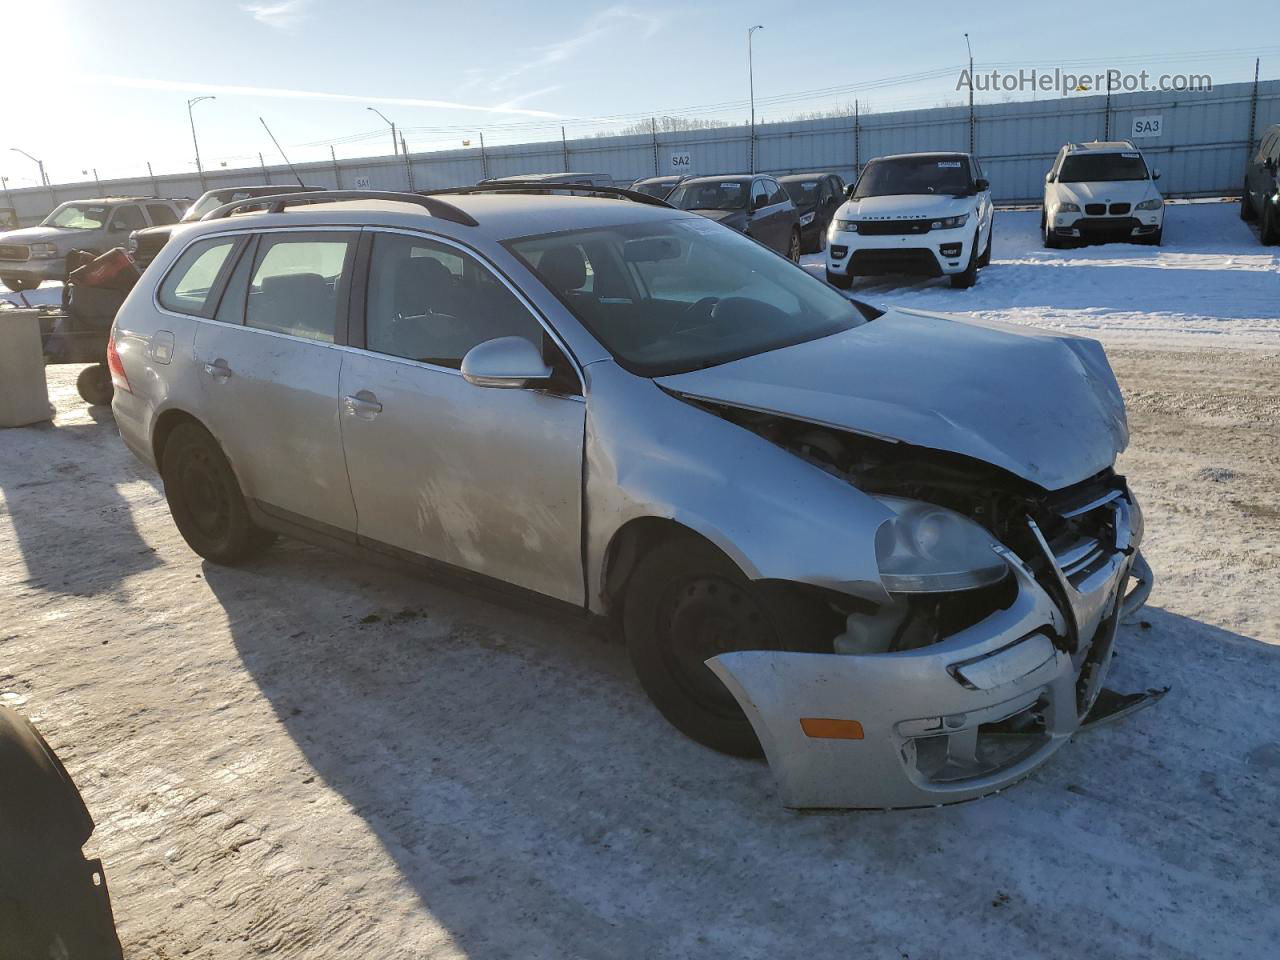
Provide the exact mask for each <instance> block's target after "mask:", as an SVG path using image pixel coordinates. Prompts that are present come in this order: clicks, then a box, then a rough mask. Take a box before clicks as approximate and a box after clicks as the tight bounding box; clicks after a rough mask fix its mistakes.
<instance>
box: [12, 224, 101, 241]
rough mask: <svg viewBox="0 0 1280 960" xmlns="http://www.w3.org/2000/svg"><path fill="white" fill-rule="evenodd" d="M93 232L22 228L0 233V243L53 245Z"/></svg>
mask: <svg viewBox="0 0 1280 960" xmlns="http://www.w3.org/2000/svg"><path fill="white" fill-rule="evenodd" d="M93 232H94V231H92V230H71V229H68V228H67V227H23V228H22V229H20V230H10V231H8V232H7V233H0V243H53V242H55V241H57V240H66V239H68V238H69V237H75V236H80V235H83V234H89V233H93Z"/></svg>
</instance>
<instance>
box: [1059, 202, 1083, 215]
mask: <svg viewBox="0 0 1280 960" xmlns="http://www.w3.org/2000/svg"><path fill="white" fill-rule="evenodd" d="M1058 212H1059V213H1079V212H1080V204H1078V203H1071V202H1069V201H1066V200H1064V201H1063V202H1062V203H1060V204H1058Z"/></svg>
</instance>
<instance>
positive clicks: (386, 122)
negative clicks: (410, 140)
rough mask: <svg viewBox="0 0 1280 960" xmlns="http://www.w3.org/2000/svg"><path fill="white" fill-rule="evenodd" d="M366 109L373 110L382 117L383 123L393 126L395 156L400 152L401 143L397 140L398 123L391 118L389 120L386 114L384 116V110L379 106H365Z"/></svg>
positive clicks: (392, 144)
mask: <svg viewBox="0 0 1280 960" xmlns="http://www.w3.org/2000/svg"><path fill="white" fill-rule="evenodd" d="M365 109H366V110H372V111H373V112H374V113H376V114H377V115H378V116H380V117H382V122H383V123H385V124H387V125H388V126H389V127H391V155H392V156H393V157H394V156H395V155H396V154H398V153H399V152H400V144H399V143H398V141H397V140H396V125H395V124H394V123H392V122H391V121H390V120H388V119H387V118H386V117H385V116H383V113H382V111H381V110H379V109H378V108H377V107H365Z"/></svg>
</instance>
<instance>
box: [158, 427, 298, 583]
mask: <svg viewBox="0 0 1280 960" xmlns="http://www.w3.org/2000/svg"><path fill="white" fill-rule="evenodd" d="M160 476H161V478H162V479H163V480H164V495H165V499H167V500H168V501H169V512H170V513H171V514H173V521H174V523H175V524H177V527H178V532H179V533H181V534H182V539H184V540H186V541H187V545H188V546H189V547H191V549H192V550H194V551H195V552H196V553H198V554H199V555H200V556H202V557H204V558H205V559H206V560H208V561H210V562H211V563H217V564H222V565H226V566H229V565H232V564H237V563H242V562H244V561H245V560H249V559H251V558H253V557H255V556H257V555H258V554H260V553H261V552H262V551H263V550H265V549H266V548H267V547H268V546H270V544H271V541H272V540H273V539H275V538H274V536H273V535H272V534H270V533H268V532H267V531H265V530H263V529H262V528H261V527H258V526H257V525H256V524H254V522H253V521H252V520H250V519H249V511H248V508H247V507H246V506H245V502H244V495H243V494H242V493H241V492H240V484H239V483H238V482H237V480H236V475H235V472H234V471H232V469H231V464H230V463H228V462H227V458H226V456H225V455H224V454H223V452H222V448H221V447H219V446H218V442H217V441H216V440H214V439H213V436H212V435H211V434H210V433H209V431H207V430H205V429H204V427H201V426H199V425H197V424H194V423H182V424H179V425H178V426H177V427H175V428H174V430H173V433H171V434H170V435H169V439H168V441H167V442H166V443H165V447H164V456H163V458H162V462H161V465H160Z"/></svg>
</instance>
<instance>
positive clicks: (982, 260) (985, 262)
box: [978, 223, 996, 267]
mask: <svg viewBox="0 0 1280 960" xmlns="http://www.w3.org/2000/svg"><path fill="white" fill-rule="evenodd" d="M995 242H996V225H995V223H992V224H991V229H990V230H988V231H987V248H986V249H985V250H983V251H982V256H980V257H979V258H978V266H980V267H989V266H991V247H992V245H993V244H994V243H995Z"/></svg>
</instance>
